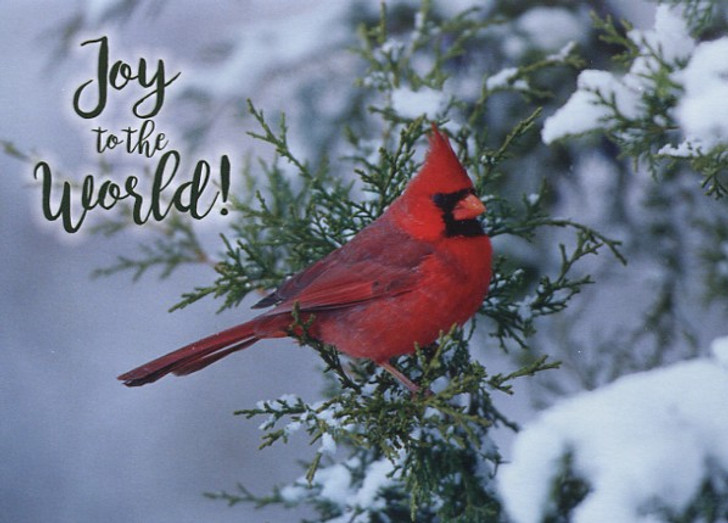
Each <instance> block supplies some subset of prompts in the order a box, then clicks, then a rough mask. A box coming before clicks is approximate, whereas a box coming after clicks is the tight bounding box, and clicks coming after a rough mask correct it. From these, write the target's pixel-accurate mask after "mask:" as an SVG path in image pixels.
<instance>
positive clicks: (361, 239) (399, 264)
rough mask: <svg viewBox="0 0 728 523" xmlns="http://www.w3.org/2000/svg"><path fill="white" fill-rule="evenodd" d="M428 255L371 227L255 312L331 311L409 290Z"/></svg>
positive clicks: (382, 227) (396, 234) (381, 227)
mask: <svg viewBox="0 0 728 523" xmlns="http://www.w3.org/2000/svg"><path fill="white" fill-rule="evenodd" d="M432 251H433V248H432V245H431V244H429V243H425V242H421V241H417V240H413V239H412V238H410V237H409V236H407V234H405V233H404V232H401V231H400V230H399V229H396V228H392V227H391V226H390V225H389V224H386V223H384V224H377V223H376V222H375V224H372V226H370V227H368V228H366V229H364V230H362V231H361V232H360V233H359V234H358V235H357V236H356V237H355V238H354V239H352V241H350V242H349V243H347V244H346V245H344V246H343V247H341V248H340V249H337V250H336V251H334V252H332V253H331V254H329V255H328V256H326V257H325V258H322V259H321V260H319V261H318V262H316V263H314V264H313V265H311V266H310V267H308V268H307V269H304V270H303V271H302V272H300V273H298V274H296V275H295V276H293V277H292V278H290V279H289V280H287V281H286V282H284V283H283V285H281V286H280V287H279V288H278V289H277V290H276V291H275V292H273V293H272V294H270V295H269V296H267V297H266V298H264V299H263V300H261V301H260V302H258V303H257V304H256V305H255V306H256V307H266V306H269V305H274V304H278V306H277V307H276V308H275V309H273V310H271V311H270V313H271V314H278V313H281V312H288V311H291V310H293V307H294V304H298V307H299V308H300V309H301V310H302V311H316V310H331V309H338V308H341V307H347V306H350V305H354V304H357V303H362V302H366V301H369V300H372V299H376V298H380V297H384V296H395V295H398V294H401V293H404V292H408V291H410V290H412V289H413V288H414V287H415V286H416V285H417V283H418V281H419V279H420V272H419V266H420V264H421V263H422V262H423V260H424V259H425V258H427V257H428V256H429V255H430V254H431V253H432Z"/></svg>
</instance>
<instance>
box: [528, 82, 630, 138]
mask: <svg viewBox="0 0 728 523" xmlns="http://www.w3.org/2000/svg"><path fill="white" fill-rule="evenodd" d="M576 87H577V89H576V92H574V94H573V95H571V98H569V100H568V101H567V102H566V104H565V105H564V106H563V107H561V108H560V109H559V110H558V111H556V113H554V114H553V115H552V116H550V117H549V118H547V119H546V121H545V122H544V126H543V130H542V132H541V138H542V139H543V141H544V143H546V144H550V143H551V142H553V141H555V140H558V139H559V138H563V137H565V136H568V135H572V134H581V133H585V132H587V131H593V130H596V129H599V128H601V127H603V126H604V125H605V122H606V121H607V120H608V119H609V118H610V116H611V115H612V114H613V113H612V109H611V108H610V107H609V106H607V105H605V104H604V103H602V102H601V101H600V96H601V99H603V100H610V99H612V98H613V99H614V102H615V104H616V107H617V109H618V110H619V111H620V112H621V113H622V114H624V115H625V116H627V117H628V118H635V117H637V116H638V114H639V109H638V108H639V103H640V94H639V92H638V91H635V90H634V89H631V88H630V87H628V86H627V85H626V84H625V83H624V82H623V81H622V80H621V79H620V78H617V77H616V76H614V75H613V74H611V73H609V72H607V71H599V70H595V69H586V70H584V71H582V72H581V73H580V74H579V78H578V80H577V86H576Z"/></svg>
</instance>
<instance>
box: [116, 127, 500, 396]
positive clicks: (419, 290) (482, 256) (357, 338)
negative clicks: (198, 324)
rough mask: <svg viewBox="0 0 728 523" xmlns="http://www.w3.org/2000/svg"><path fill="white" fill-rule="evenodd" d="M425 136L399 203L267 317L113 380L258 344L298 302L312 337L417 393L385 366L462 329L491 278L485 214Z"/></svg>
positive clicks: (158, 373)
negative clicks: (420, 161)
mask: <svg viewBox="0 0 728 523" xmlns="http://www.w3.org/2000/svg"><path fill="white" fill-rule="evenodd" d="M432 131H433V132H432V136H431V137H430V151H429V153H428V155H427V158H426V160H425V164H424V165H423V167H422V169H421V170H420V172H419V173H418V174H417V175H416V176H415V177H414V178H413V179H412V180H411V181H410V182H409V184H408V185H407V187H406V188H405V191H404V192H403V193H402V195H401V196H400V197H399V198H397V199H396V200H395V201H394V202H392V204H391V205H390V206H389V208H388V209H387V211H386V212H385V213H384V214H382V215H381V216H380V217H379V218H378V219H377V220H375V221H374V222H372V223H371V224H369V225H368V226H367V227H365V228H364V229H362V230H361V231H360V232H359V233H358V234H357V235H356V236H354V237H353V238H352V239H351V241H350V242H348V243H347V244H346V245H344V246H342V247H340V248H338V249H336V250H335V251H333V252H331V253H330V254H329V255H327V256H325V257H324V258H322V259H321V260H319V261H317V262H316V263H314V264H313V265H311V266H309V267H308V268H306V269H304V270H303V271H301V272H299V273H298V274H296V275H294V276H293V277H291V278H290V279H288V280H286V281H285V282H284V283H283V284H282V285H281V286H280V287H278V289H276V290H275V291H274V292H273V293H271V294H270V295H268V296H267V297H265V298H263V299H262V300H261V301H260V302H258V303H257V304H255V305H254V306H253V307H254V308H261V307H269V306H274V307H273V308H272V309H270V310H269V311H267V312H265V313H263V314H261V315H260V316H258V317H256V318H254V319H252V320H250V321H249V322H247V323H243V324H241V325H238V326H236V327H232V328H230V329H227V330H224V331H222V332H219V333H217V334H214V335H212V336H209V337H207V338H203V339H201V340H199V341H196V342H194V343H191V344H189V345H186V346H185V347H182V348H181V349H179V350H176V351H174V352H171V353H169V354H167V355H165V356H162V357H160V358H157V359H156V360H153V361H150V362H149V363H146V364H144V365H142V366H141V367H138V368H136V369H134V370H131V371H129V372H127V373H125V374H122V375H121V376H119V379H120V380H122V381H123V382H124V384H125V385H128V386H130V387H135V386H138V385H144V384H146V383H151V382H153V381H156V380H158V379H159V378H161V377H162V376H165V375H166V374H169V373H173V374H176V375H185V374H190V373H192V372H195V371H198V370H200V369H202V368H204V367H206V366H208V365H210V364H211V363H214V362H215V361H217V360H219V359H220V358H222V357H224V356H227V355H228V354H230V353H232V352H235V351H238V350H241V349H245V348H246V347H249V346H250V345H252V344H253V343H255V342H256V341H258V340H261V339H264V338H280V337H284V336H287V335H288V332H289V330H288V329H289V327H290V325H291V323H292V317H291V312H292V311H293V309H294V307H295V306H296V304H297V306H298V307H299V311H300V312H301V313H313V314H314V321H313V323H312V325H311V326H310V328H309V331H308V332H309V334H310V336H312V337H313V338H315V339H318V340H321V341H322V342H324V343H327V344H331V345H334V346H335V347H336V348H337V349H338V350H339V351H341V352H343V353H345V354H348V355H349V356H354V357H357V358H369V359H371V360H373V361H374V362H376V363H377V364H379V365H381V366H382V367H383V368H385V369H386V370H387V371H389V372H390V373H392V374H393V375H394V376H395V377H396V378H397V379H399V380H400V381H401V382H402V383H403V384H404V385H405V386H406V387H407V388H409V389H410V390H411V391H413V392H414V391H417V390H419V387H418V386H417V385H415V384H414V383H412V382H411V381H410V380H409V379H408V378H407V377H405V376H404V375H403V374H402V373H401V372H399V371H398V370H397V369H395V368H394V367H393V366H392V365H391V364H390V363H389V360H390V358H392V357H394V356H399V355H402V354H409V353H412V352H414V350H415V344H417V345H419V346H420V347H424V346H426V345H429V344H431V343H433V342H434V341H435V340H437V338H438V336H439V335H440V333H441V332H442V331H448V330H449V329H450V328H451V327H452V326H453V325H454V324H459V325H462V324H463V323H464V322H465V321H467V320H468V319H469V318H470V317H471V316H472V315H473V314H474V313H475V312H476V311H477V310H478V308H479V307H480V305H481V303H482V302H483V299H484V298H485V295H486V292H487V291H488V283H489V281H490V275H491V245H490V239H489V238H488V237H487V236H486V235H485V232H484V231H483V228H482V226H481V224H480V222H478V220H477V217H478V216H479V215H480V214H482V213H483V212H484V211H485V207H484V206H483V204H482V202H481V201H480V199H479V198H478V197H477V196H476V194H475V190H474V189H473V184H472V182H471V181H470V178H468V175H467V173H466V172H465V169H464V168H463V166H462V165H461V164H460V162H459V161H458V159H457V156H456V155H455V153H454V152H453V150H452V147H451V146H450V143H449V141H448V140H447V138H445V137H444V136H443V135H442V134H440V132H439V131H438V130H437V128H436V127H435V125H434V124H433V126H432ZM302 317H303V318H305V316H302Z"/></svg>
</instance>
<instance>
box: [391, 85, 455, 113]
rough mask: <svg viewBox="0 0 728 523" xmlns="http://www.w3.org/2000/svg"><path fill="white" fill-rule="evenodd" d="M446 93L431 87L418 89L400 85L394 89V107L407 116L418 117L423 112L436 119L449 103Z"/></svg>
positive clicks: (396, 110)
mask: <svg viewBox="0 0 728 523" xmlns="http://www.w3.org/2000/svg"><path fill="white" fill-rule="evenodd" d="M448 98H449V97H447V96H446V95H445V94H443V93H441V92H440V91H436V90H434V89H430V88H429V87H420V88H419V89H418V90H417V91H415V90H413V89H411V88H409V87H398V88H397V89H394V90H393V91H392V109H394V110H395V112H396V113H397V114H399V115H400V116H403V117H405V118H418V117H419V116H422V115H423V114H424V115H426V117H427V118H428V119H430V120H434V119H436V117H437V114H438V113H439V112H441V111H442V110H443V109H445V107H446V106H447V103H448Z"/></svg>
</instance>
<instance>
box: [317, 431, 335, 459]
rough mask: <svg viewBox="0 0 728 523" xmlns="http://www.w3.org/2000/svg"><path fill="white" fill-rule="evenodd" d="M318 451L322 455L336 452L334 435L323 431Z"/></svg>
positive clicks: (331, 454)
mask: <svg viewBox="0 0 728 523" xmlns="http://www.w3.org/2000/svg"><path fill="white" fill-rule="evenodd" d="M319 452H320V453H321V454H323V455H324V456H333V455H334V454H336V441H334V437H333V436H332V435H331V434H329V433H328V432H324V433H323V434H322V435H321V446H320V447H319Z"/></svg>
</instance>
